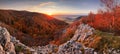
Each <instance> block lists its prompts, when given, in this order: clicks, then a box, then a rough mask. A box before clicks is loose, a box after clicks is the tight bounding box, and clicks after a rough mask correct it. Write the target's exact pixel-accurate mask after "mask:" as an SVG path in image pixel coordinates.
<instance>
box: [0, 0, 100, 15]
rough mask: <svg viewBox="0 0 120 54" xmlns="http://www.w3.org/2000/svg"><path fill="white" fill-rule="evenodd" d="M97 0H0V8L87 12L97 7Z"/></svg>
mask: <svg viewBox="0 0 120 54" xmlns="http://www.w3.org/2000/svg"><path fill="white" fill-rule="evenodd" d="M100 7H101V6H100V1H99V0H0V9H13V10H27V11H31V12H40V13H45V14H49V15H52V14H87V13H89V12H90V11H92V12H94V13H95V12H96V11H97V9H99V8H100Z"/></svg>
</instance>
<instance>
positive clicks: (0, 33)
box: [0, 27, 16, 54]
mask: <svg viewBox="0 0 120 54" xmlns="http://www.w3.org/2000/svg"><path fill="white" fill-rule="evenodd" d="M0 44H1V45H0V49H1V51H2V52H5V53H9V54H16V53H15V47H14V44H13V43H12V42H11V41H10V34H9V32H8V31H7V29H5V28H2V27H0ZM3 49H4V50H3ZM2 52H1V53H2Z"/></svg>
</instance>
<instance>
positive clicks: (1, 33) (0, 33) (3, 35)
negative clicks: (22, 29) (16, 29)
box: [0, 27, 10, 46]
mask: <svg viewBox="0 0 120 54" xmlns="http://www.w3.org/2000/svg"><path fill="white" fill-rule="evenodd" d="M7 42H10V34H9V32H8V31H7V30H6V29H5V28H2V27H0V43H1V45H2V46H4V45H5V44H6V43H7Z"/></svg>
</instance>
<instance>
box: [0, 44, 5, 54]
mask: <svg viewBox="0 0 120 54" xmlns="http://www.w3.org/2000/svg"><path fill="white" fill-rule="evenodd" d="M0 54H5V51H4V50H3V47H2V46H1V44H0Z"/></svg>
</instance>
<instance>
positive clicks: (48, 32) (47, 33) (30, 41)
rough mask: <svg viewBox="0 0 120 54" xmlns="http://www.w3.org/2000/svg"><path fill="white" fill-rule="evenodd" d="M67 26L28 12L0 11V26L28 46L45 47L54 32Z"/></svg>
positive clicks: (55, 20)
mask: <svg viewBox="0 0 120 54" xmlns="http://www.w3.org/2000/svg"><path fill="white" fill-rule="evenodd" d="M67 25H68V24H67V23H65V22H64V21H60V20H57V19H55V18H53V17H51V16H48V15H45V14H42V13H36V12H28V11H15V10H0V26H3V27H6V28H7V29H8V30H9V31H10V33H11V35H12V36H15V37H16V38H17V39H19V40H20V41H21V42H23V43H24V44H26V45H29V46H32V45H34V46H37V45H46V44H48V43H49V41H51V40H53V36H54V35H55V34H54V33H55V31H59V30H61V29H62V28H65V27H66V26H67Z"/></svg>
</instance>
